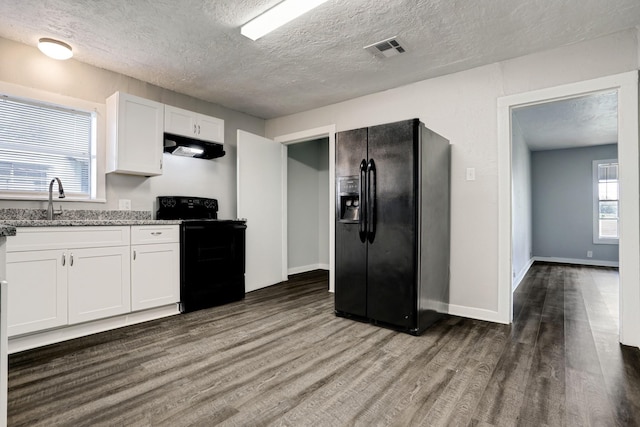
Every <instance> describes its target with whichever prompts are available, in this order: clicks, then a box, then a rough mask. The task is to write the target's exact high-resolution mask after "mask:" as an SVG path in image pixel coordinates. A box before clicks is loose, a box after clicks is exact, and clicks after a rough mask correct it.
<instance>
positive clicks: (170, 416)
mask: <svg viewBox="0 0 640 427" xmlns="http://www.w3.org/2000/svg"><path fill="white" fill-rule="evenodd" d="M617 286H618V274H617V271H616V270H613V269H600V268H588V267H575V266H562V265H550V264H536V265H534V266H533V267H532V269H531V270H530V272H529V273H528V275H527V277H526V278H525V279H524V281H523V283H522V284H521V285H520V287H519V288H518V289H517V291H516V293H515V304H514V323H513V324H512V325H499V324H492V323H488V322H482V321H477V320H471V319H463V318H458V317H448V318H447V319H445V320H443V321H441V322H439V323H438V324H436V325H434V326H433V327H432V328H430V329H428V330H427V331H426V332H425V333H424V334H423V335H422V336H420V337H413V336H410V335H407V334H403V333H397V332H394V331H391V330H388V329H382V328H379V327H376V326H372V325H369V324H365V323H360V322H355V321H351V320H347V319H343V318H339V317H335V316H334V315H333V295H332V294H330V293H328V292H327V276H326V274H325V273H324V272H312V273H305V274H302V275H298V276H295V277H292V280H290V281H289V282H287V283H284V284H280V285H277V286H273V287H270V288H267V289H263V290H260V291H256V292H252V293H250V294H248V295H247V297H246V299H245V300H244V301H242V302H237V303H232V304H228V305H225V306H223V307H217V308H212V309H208V310H203V311H199V312H194V313H189V314H186V315H181V316H175V317H173V318H168V319H162V320H158V321H153V322H148V323H146V324H143V325H136V326H132V327H128V328H123V329H120V330H116V331H110V332H106V333H102V334H97V335H94V336H90V337H86V338H81V339H77V340H73V341H68V342H66V343H60V344H56V345H52V346H48V347H45V348H41V349H36V350H31V351H27V352H23V353H19V354H14V355H11V356H10V360H9V363H10V369H9V371H10V373H9V407H8V411H9V425H10V426H97V425H109V426H112V425H113V426H183V425H203V426H210V425H229V426H257V425H282V426H307V425H314V426H351V425H362V426H414V425H416V426H417V425H434V426H449V425H452V426H453V425H455V426H466V425H472V426H491V425H495V426H515V425H523V426H543V425H549V426H562V425H568V426H587V425H592V426H609V425H611V426H613V425H638V424H639V423H640V350H638V349H637V348H630V347H625V346H620V345H619V344H618V341H617V339H618V338H617V330H618V320H617V319H618V303H617V297H618V292H617Z"/></svg>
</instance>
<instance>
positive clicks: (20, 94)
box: [0, 82, 106, 203]
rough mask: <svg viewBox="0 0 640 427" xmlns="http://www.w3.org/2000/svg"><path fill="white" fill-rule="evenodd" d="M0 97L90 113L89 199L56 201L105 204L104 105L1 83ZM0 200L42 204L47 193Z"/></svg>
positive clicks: (7, 194) (14, 195)
mask: <svg viewBox="0 0 640 427" xmlns="http://www.w3.org/2000/svg"><path fill="white" fill-rule="evenodd" d="M0 95H3V96H7V97H9V98H13V99H16V100H18V101H24V102H27V103H37V104H44V105H50V106H51V107H52V108H63V109H68V110H78V111H83V112H88V113H91V114H92V116H93V118H92V120H93V123H92V138H91V139H92V147H91V151H92V152H91V157H90V162H91V165H90V167H91V168H92V171H91V172H90V177H89V186H90V191H89V196H88V197H87V196H84V195H77V194H68V195H67V197H66V198H64V199H56V202H62V203H69V202H85V203H106V175H105V167H104V156H105V147H106V145H105V144H106V142H105V138H106V136H105V129H106V121H105V116H106V106H105V104H98V103H95V102H91V101H86V100H81V99H77V98H72V97H68V96H64V95H59V94H54V93H50V92H46V91H43V90H39V89H32V88H26V87H23V86H19V85H14V84H9V83H5V82H0ZM63 185H64V182H63ZM0 200H18V201H42V200H48V193H46V192H45V193H40V192H38V193H32V194H29V193H27V192H10V191H1V192H0Z"/></svg>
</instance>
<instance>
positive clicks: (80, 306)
mask: <svg viewBox="0 0 640 427" xmlns="http://www.w3.org/2000/svg"><path fill="white" fill-rule="evenodd" d="M130 289H131V275H130V264H129V246H116V247H107V248H88V249H76V250H71V251H69V278H68V298H69V324H74V323H81V322H88V321H90V320H95V319H102V318H104V317H109V316H115V315H118V314H123V313H128V312H129V311H131V294H130V292H129V290H130Z"/></svg>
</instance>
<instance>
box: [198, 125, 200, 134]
mask: <svg viewBox="0 0 640 427" xmlns="http://www.w3.org/2000/svg"><path fill="white" fill-rule="evenodd" d="M198 135H200V125H198Z"/></svg>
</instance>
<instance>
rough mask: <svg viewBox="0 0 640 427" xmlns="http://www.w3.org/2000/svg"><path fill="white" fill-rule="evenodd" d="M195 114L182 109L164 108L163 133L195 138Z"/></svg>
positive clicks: (166, 106) (168, 106)
mask: <svg viewBox="0 0 640 427" xmlns="http://www.w3.org/2000/svg"><path fill="white" fill-rule="evenodd" d="M196 116H197V113H194V112H192V111H187V110H183V109H182V108H177V107H172V106H170V105H165V106H164V131H165V132H167V133H172V134H174V135H180V136H187V137H189V138H195V137H196V136H197V130H198V128H197V125H196Z"/></svg>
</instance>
